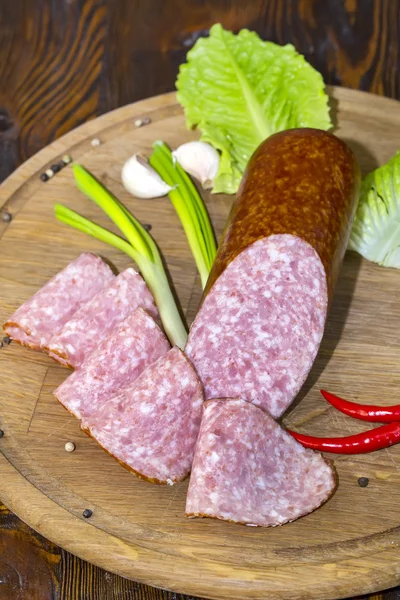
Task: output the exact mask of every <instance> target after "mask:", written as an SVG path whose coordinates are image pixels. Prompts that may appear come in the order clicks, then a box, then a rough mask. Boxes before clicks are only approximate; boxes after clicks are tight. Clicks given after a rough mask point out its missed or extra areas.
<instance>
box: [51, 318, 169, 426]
mask: <svg viewBox="0 0 400 600" xmlns="http://www.w3.org/2000/svg"><path fill="white" fill-rule="evenodd" d="M169 348H170V345H169V342H168V340H167V338H166V337H165V335H164V334H163V332H162V331H161V329H160V328H159V327H158V325H157V324H156V323H155V321H154V319H152V317H150V315H148V314H147V313H146V312H145V311H144V310H143V309H142V308H136V309H135V310H134V311H133V312H132V313H131V314H130V315H129V317H127V318H126V319H125V320H124V321H122V323H120V324H119V325H118V326H117V327H116V328H115V329H114V331H113V332H112V333H111V334H110V335H109V336H108V337H107V338H106V339H105V340H103V341H102V342H101V344H99V346H98V347H97V348H96V349H95V350H94V351H93V352H92V354H90V356H89V357H88V358H87V360H86V361H85V362H84V363H83V365H82V366H81V367H80V368H79V369H77V370H76V371H74V372H73V373H72V374H71V375H70V376H69V377H68V378H67V379H66V380H65V381H64V383H62V384H61V385H60V386H59V387H58V388H57V389H56V391H55V392H54V395H55V397H56V398H57V400H59V401H60V402H61V404H63V405H64V406H65V408H66V409H67V410H69V412H71V413H72V414H73V415H75V416H76V417H77V418H78V419H82V418H83V417H87V416H88V415H90V414H91V413H93V412H95V411H96V410H97V409H98V408H100V406H102V404H104V403H105V402H106V401H107V400H109V399H110V398H112V397H113V396H115V395H116V394H118V393H119V392H120V391H122V389H123V388H124V387H126V386H128V385H131V384H132V383H133V382H134V381H135V379H136V378H137V377H138V376H139V375H140V374H141V373H142V371H144V369H145V368H146V367H147V366H148V365H151V364H152V363H153V362H155V361H156V360H157V359H158V358H160V357H161V356H162V355H163V354H165V353H166V352H168V350H169Z"/></svg>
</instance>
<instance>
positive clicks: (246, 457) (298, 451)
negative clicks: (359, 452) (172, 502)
mask: <svg viewBox="0 0 400 600" xmlns="http://www.w3.org/2000/svg"><path fill="white" fill-rule="evenodd" d="M335 487H336V478H335V474H334V471H333V469H332V468H331V466H330V465H329V463H327V462H326V461H325V460H324V458H323V457H322V455H320V454H318V453H316V452H314V451H312V450H308V449H306V448H303V446H301V445H300V444H299V443H298V442H296V440H295V439H294V438H293V437H292V436H291V435H290V434H289V433H287V432H286V431H284V429H282V428H281V427H280V426H279V425H278V424H277V423H276V422H275V421H274V420H273V419H272V418H271V417H270V416H269V415H267V414H266V413H265V412H263V411H262V410H260V409H259V408H257V407H256V406H254V405H252V404H250V403H248V402H245V401H243V400H238V399H218V400H210V401H208V402H206V403H205V406H204V413H203V418H202V422H201V428H200V434H199V438H198V441H197V446H196V453H195V457H194V461H193V466H192V474H191V478H190V484H189V490H188V496H187V502H186V516H187V517H211V518H216V519H222V520H224V521H230V522H233V523H239V524H242V525H248V526H257V527H274V526H276V525H283V524H284V523H287V522H289V521H294V520H295V519H298V518H299V517H302V516H304V515H306V514H308V513H310V512H312V511H313V510H315V509H316V508H318V507H319V506H321V504H323V503H324V502H326V500H328V498H329V497H330V496H331V495H332V494H333V492H334V490H335Z"/></svg>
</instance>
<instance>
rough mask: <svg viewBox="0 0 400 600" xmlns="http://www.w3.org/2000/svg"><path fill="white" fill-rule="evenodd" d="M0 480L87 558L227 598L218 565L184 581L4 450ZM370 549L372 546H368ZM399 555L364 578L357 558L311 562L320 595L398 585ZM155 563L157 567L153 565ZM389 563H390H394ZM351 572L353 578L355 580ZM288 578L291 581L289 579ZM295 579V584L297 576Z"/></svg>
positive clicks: (18, 509)
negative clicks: (67, 505)
mask: <svg viewBox="0 0 400 600" xmlns="http://www.w3.org/2000/svg"><path fill="white" fill-rule="evenodd" d="M0 480H1V481H2V483H4V487H3V486H2V489H1V497H2V501H3V502H4V504H5V505H6V506H7V507H8V508H9V509H10V510H11V511H12V512H14V513H15V514H16V515H17V516H18V517H20V518H23V520H24V522H26V523H27V525H29V526H30V527H32V529H34V530H35V531H37V532H38V533H40V534H41V535H43V536H45V537H46V538H48V539H49V540H50V541H52V542H53V543H55V544H58V545H61V546H62V547H63V548H64V549H65V550H67V551H68V552H71V553H72V554H74V555H76V556H78V557H80V558H82V559H83V560H89V561H90V562H91V563H93V564H94V565H96V566H98V567H100V568H102V569H105V570H109V571H112V572H113V573H116V574H117V575H120V576H122V577H125V578H128V579H132V580H135V581H139V582H141V583H145V584H147V585H152V586H154V587H157V588H161V589H165V590H170V591H173V592H175V593H182V594H189V595H197V596H198V595H199V594H200V593H201V594H202V595H203V596H204V597H206V598H210V599H211V600H219V598H222V596H215V595H214V594H215V592H214V593H213V589H214V590H215V589H218V583H219V581H218V580H219V579H220V577H221V576H220V575H218V569H217V570H216V580H215V581H214V583H213V586H214V587H213V588H212V587H209V584H207V588H205V589H204V590H199V588H198V587H197V586H196V585H195V584H194V583H193V582H192V580H191V579H190V578H188V579H187V580H186V581H182V578H181V577H180V578H179V581H177V579H178V578H177V576H176V574H175V573H174V571H173V569H171V570H170V571H168V570H167V571H165V572H164V574H162V573H161V570H160V569H159V568H157V565H161V563H162V562H163V557H162V556H157V559H156V560H154V555H155V554H157V553H154V552H151V551H148V550H147V549H145V548H143V547H140V546H136V545H134V544H130V543H127V542H125V541H123V540H121V539H119V538H117V537H115V536H112V535H110V534H108V533H106V532H104V531H103V530H101V529H98V528H97V527H94V526H92V525H91V524H90V523H89V522H86V521H83V520H80V519H78V518H76V517H75V516H74V515H72V514H71V513H70V512H68V511H67V510H65V509H64V508H62V507H61V506H60V505H59V504H57V503H56V502H54V501H53V500H51V499H49V498H48V497H47V496H44V495H43V494H42V493H41V491H40V490H39V489H38V488H36V487H35V486H34V485H33V484H31V483H30V482H29V481H28V480H27V479H26V478H25V477H24V476H23V474H22V473H20V472H19V471H17V470H16V469H15V468H14V467H13V466H12V465H11V463H10V462H9V461H8V460H7V459H6V457H5V456H4V455H3V454H2V453H0ZM10 490H12V491H10ZM55 521H57V527H56V528H54V522H55ZM55 530H57V536H56V535H55V534H54V531H55ZM366 552H368V550H367V549H366ZM89 554H90V558H89V556H88V555H89ZM151 554H152V555H153V556H152V557H151V556H150V555H151ZM145 555H146V556H145ZM388 555H390V557H389V556H388ZM397 556H398V544H394V543H393V545H392V547H391V548H389V549H388V548H387V546H386V545H385V546H384V548H382V549H378V550H377V551H376V553H375V554H374V555H371V556H369V560H370V564H371V568H370V569H369V570H366V568H365V565H362V566H361V567H360V569H361V570H362V573H363V576H362V579H363V581H364V583H362V582H361V583H360V576H359V574H357V559H354V560H348V559H346V560H344V561H337V562H336V563H334V564H320V565H312V569H315V568H317V569H318V570H319V571H320V573H322V575H323V576H324V577H325V581H324V582H323V584H321V581H320V582H319V585H320V586H321V587H320V588H319V593H318V598H319V599H320V600H338V599H339V598H346V597H348V596H349V594H350V595H351V594H357V595H361V594H368V593H373V592H376V591H378V590H381V589H385V588H390V587H394V586H396V585H398V584H399V583H400V564H399V563H398V561H396V560H395V557H397ZM389 558H390V560H389V561H388V559H389ZM142 559H143V561H144V562H145V564H144V565H143V564H140V562H141V560H142ZM151 563H152V565H153V569H151V568H150V565H151ZM396 563H397V564H396ZM387 564H390V567H389V568H388V567H387ZM373 565H374V566H373ZM273 570H274V577H277V578H278V577H279V574H278V572H277V570H276V568H275V567H274V568H273ZM341 571H342V572H346V576H345V586H344V581H343V579H342V577H343V575H341V576H338V574H339V572H341ZM314 572H315V571H314ZM352 574H353V578H354V581H352V577H351V575H352ZM286 581H288V582H289V580H286ZM220 583H223V582H222V581H221V582H220ZM289 583H290V582H289ZM291 585H294V582H292V584H291ZM249 587H250V586H249ZM253 592H254V593H253ZM305 594H310V589H309V588H308V589H307V590H305V589H304V590H302V589H300V581H299V583H298V586H296V589H293V588H290V589H289V588H287V589H282V590H279V592H270V591H269V590H267V589H266V595H264V594H263V595H260V592H259V590H253V591H252V590H250V589H249V590H248V594H246V595H243V594H242V595H241V596H240V598H241V600H266V599H267V598H268V600H272V599H274V598H276V599H278V598H279V599H282V598H284V597H290V598H292V599H293V600H300V599H302V598H304V597H305ZM223 597H224V598H227V596H223ZM310 597H317V596H310Z"/></svg>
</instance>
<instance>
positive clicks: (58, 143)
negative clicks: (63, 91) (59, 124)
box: [0, 92, 177, 210]
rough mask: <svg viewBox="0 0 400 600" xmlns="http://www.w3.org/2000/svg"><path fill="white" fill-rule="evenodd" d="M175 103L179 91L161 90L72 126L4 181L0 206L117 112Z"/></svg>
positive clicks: (130, 113) (124, 114) (136, 112)
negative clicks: (55, 159)
mask: <svg viewBox="0 0 400 600" xmlns="http://www.w3.org/2000/svg"><path fill="white" fill-rule="evenodd" d="M174 105H177V100H176V94H175V92H169V93H167V94H160V95H159V96H153V97H152V98H147V99H144V100H139V101H138V102H134V103H132V104H127V105H126V106H122V107H120V108H116V109H114V110H112V111H109V112H107V113H105V114H104V115H101V116H100V117H97V118H95V119H92V120H90V121H87V122H86V123H83V124H82V125H80V126H79V127H76V128H75V129H72V130H71V131H69V132H68V133H66V134H64V135H63V136H61V137H60V138H58V139H56V140H55V141H54V142H52V143H51V144H49V145H48V146H46V147H45V148H42V149H41V150H39V152H37V153H36V154H34V155H33V156H31V157H30V158H29V159H28V160H26V161H25V162H24V163H23V164H22V165H20V166H19V167H18V168H17V169H15V171H13V172H12V173H11V174H10V175H9V176H8V177H7V178H6V179H5V180H4V181H3V182H2V183H1V184H0V210H2V208H3V207H4V206H5V205H7V203H8V200H9V198H10V196H12V195H13V194H15V192H16V191H17V190H18V189H19V188H20V187H21V186H22V185H23V184H24V183H25V182H26V181H27V180H28V178H29V177H31V176H32V173H34V172H36V171H40V170H43V168H44V166H45V165H47V164H48V163H50V162H52V161H54V158H55V157H56V156H60V155H63V154H65V148H66V147H68V146H70V145H74V146H76V145H77V144H79V143H81V142H82V141H84V140H86V139H87V138H88V137H91V136H93V137H94V136H96V134H97V133H98V132H99V131H102V130H104V129H106V128H107V127H109V126H111V125H112V124H113V122H114V121H115V120H116V116H118V121H123V120H125V119H129V118H132V119H135V118H138V117H139V116H140V115H141V114H142V113H143V116H146V115H147V114H148V113H151V112H153V111H155V110H157V109H160V108H167V107H170V106H174Z"/></svg>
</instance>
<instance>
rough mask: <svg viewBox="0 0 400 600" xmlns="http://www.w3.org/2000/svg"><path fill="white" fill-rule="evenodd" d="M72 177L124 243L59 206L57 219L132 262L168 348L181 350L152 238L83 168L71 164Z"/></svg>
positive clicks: (181, 330)
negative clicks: (155, 309)
mask: <svg viewBox="0 0 400 600" xmlns="http://www.w3.org/2000/svg"><path fill="white" fill-rule="evenodd" d="M74 175H75V179H76V182H77V185H78V187H79V189H80V190H81V191H82V192H83V193H85V194H86V195H87V196H88V197H89V198H90V199H91V200H92V201H93V202H95V203H96V204H97V205H98V206H99V207H100V208H101V209H102V210H104V212H105V213H106V214H107V215H108V216H109V217H110V219H111V220H112V221H113V222H114V223H115V224H116V225H117V227H118V228H119V229H120V230H121V232H122V233H123V234H124V235H125V237H126V238H127V240H124V239H123V238H121V237H119V236H118V235H115V234H114V233H112V232H111V231H108V230H107V229H104V228H103V227H100V226H99V225H96V223H93V222H92V221H90V220H89V219H86V218H85V217H82V216H81V215H79V214H78V213H76V212H75V211H73V210H71V209H69V208H67V207H65V206H63V205H61V204H56V205H55V214H56V217H57V219H59V220H60V221H62V222H64V223H66V224H67V225H70V226H71V227H74V228H75V229H78V230H79V231H82V232H83V233H86V234H88V235H91V236H93V237H95V238H96V239H98V240H100V241H102V242H105V243H106V244H110V245H111V246H114V247H115V248H118V250H121V251H122V252H125V254H127V255H128V256H130V257H131V258H132V259H133V260H134V261H135V263H136V264H137V266H138V268H139V270H140V272H141V274H142V276H143V278H144V280H145V281H146V283H147V285H148V287H149V289H150V291H151V292H152V294H153V296H154V299H155V302H156V304H157V307H158V311H159V313H160V318H161V321H162V324H163V326H164V329H165V333H166V334H167V336H168V338H169V340H170V342H171V344H172V345H176V346H178V347H179V348H182V349H183V348H184V346H185V343H186V339H187V332H186V329H185V326H184V324H183V322H182V319H181V316H180V314H179V310H178V308H177V305H176V302H175V299H174V297H173V294H172V291H171V288H170V285H169V282H168V278H167V275H166V272H165V269H164V266H163V263H162V260H161V256H160V253H159V251H158V248H157V245H156V244H155V242H154V240H153V238H152V237H151V235H150V234H149V233H148V232H147V231H146V230H145V229H144V227H143V226H142V225H141V224H140V223H139V221H138V220H137V219H135V217H134V216H133V215H132V214H131V213H130V212H129V211H128V209H127V208H125V207H124V206H123V205H122V204H121V203H120V202H119V200H117V198H115V197H114V196H113V195H112V194H111V192H109V191H108V190H107V188H105V187H104V186H103V185H102V184H101V183H100V182H99V181H98V180H97V179H96V178H95V177H93V176H92V175H91V173H89V171H87V170H86V169H84V167H82V166H81V165H74Z"/></svg>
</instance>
